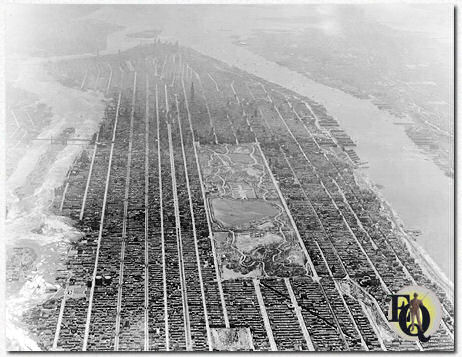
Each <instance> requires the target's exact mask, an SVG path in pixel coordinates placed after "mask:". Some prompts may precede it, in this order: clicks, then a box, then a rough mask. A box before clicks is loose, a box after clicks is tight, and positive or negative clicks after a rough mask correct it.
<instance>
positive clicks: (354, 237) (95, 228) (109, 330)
mask: <svg viewBox="0 0 462 357" xmlns="http://www.w3.org/2000/svg"><path fill="white" fill-rule="evenodd" d="M47 66H48V70H49V72H50V74H51V75H53V76H54V77H55V78H57V79H58V80H59V81H60V82H61V83H63V84H64V85H66V86H71V87H74V88H80V89H81V90H83V91H88V90H94V91H98V92H101V93H104V94H105V95H106V97H107V98H109V99H110V101H108V104H107V107H106V111H105V116H104V120H103V121H102V124H101V126H100V127H99V131H98V132H97V133H95V135H94V137H93V138H90V139H91V140H90V142H89V144H88V146H86V147H85V149H84V150H83V152H82V155H81V156H80V157H79V158H78V159H77V160H76V161H75V162H74V165H73V166H72V167H71V168H70V169H69V173H68V175H67V178H66V181H65V182H64V183H63V185H62V187H61V188H60V189H57V190H56V193H55V199H54V205H53V207H54V208H53V209H54V211H55V214H57V215H63V216H66V217H69V218H71V219H72V220H73V222H74V225H75V227H76V228H78V229H79V230H80V231H82V232H84V236H83V238H81V239H80V240H78V241H76V242H73V243H71V244H70V248H69V254H68V257H67V260H66V264H67V270H66V271H63V272H62V276H60V277H59V283H60V285H61V289H60V291H58V293H57V294H56V296H55V297H53V298H51V299H49V300H47V301H46V302H44V303H43V304H40V305H39V306H36V307H34V308H32V309H31V310H29V311H27V312H26V313H24V315H23V318H22V319H23V322H24V323H25V324H27V325H28V328H29V332H30V334H31V335H32V336H34V337H35V339H36V340H37V341H38V343H39V345H40V347H41V348H42V349H44V350H49V351H52V350H54V351H57V350H65V351H80V350H84V351H113V350H115V351H176V350H179V351H212V350H257V351H290V350H310V351H326V350H334V351H367V350H369V351H380V350H387V351H404V350H453V349H454V318H453V316H454V306H453V301H452V298H451V297H450V296H448V295H447V292H446V291H445V290H444V289H443V287H442V286H440V285H438V284H437V283H436V282H435V281H434V280H433V279H431V278H430V275H429V274H428V273H427V272H426V270H425V267H423V266H421V265H420V263H419V261H418V260H417V259H416V258H415V257H414V256H413V255H412V254H411V252H410V251H409V246H408V245H407V244H406V241H405V239H404V238H403V237H402V236H401V234H402V230H400V229H399V227H396V226H395V225H394V223H393V221H392V219H391V218H390V217H389V215H387V214H386V212H385V211H384V209H383V207H382V205H381V201H380V200H379V198H378V197H377V195H376V194H375V193H374V192H373V191H372V190H371V189H369V188H366V187H364V185H361V184H360V183H358V179H357V177H356V176H355V173H354V169H355V167H356V166H357V165H358V164H360V159H359V158H358V156H357V155H356V153H355V152H354V143H353V141H352V140H351V139H350V138H349V137H348V135H347V134H346V133H345V132H343V131H342V130H341V129H340V127H339V126H338V123H337V122H336V121H335V119H334V118H332V117H331V116H329V114H328V113H326V111H325V109H324V108H323V107H322V106H320V105H318V104H317V103H315V102H313V101H312V100H310V99H308V98H305V97H302V96H299V95H297V94H296V93H294V92H290V91H288V90H286V89H284V88H282V87H279V86H276V85H274V84H271V83H268V82H266V81H264V80H262V79H260V78H258V77H255V76H253V75H250V74H247V73H245V72H242V71H240V70H238V69H236V68H234V67H229V66H227V65H226V64H224V63H221V62H218V61H216V60H214V59H211V58H209V57H205V56H203V55H201V54H199V53H197V52H195V51H193V50H190V49H187V48H183V47H180V46H178V45H176V44H171V43H162V42H159V41H156V42H154V43H153V44H150V45H143V46H138V47H135V48H133V49H130V50H127V51H124V52H120V53H119V54H114V55H104V56H93V57H91V58H79V59H69V60H63V61H59V62H53V63H49V64H48V65H47ZM18 128H19V124H18ZM18 130H19V129H18ZM15 135H16V134H15ZM18 135H19V134H18ZM24 135H25V134H24ZM66 135H67V136H66V138H72V132H70V131H69V132H66ZM18 254H19V253H18ZM27 254H31V253H27ZM11 261H12V263H11V264H10V265H8V269H10V267H16V265H18V264H19V263H15V260H14V259H13V258H11ZM11 269H13V268H11ZM17 275H18V274H16V273H10V274H9V275H8V276H9V277H10V280H14V279H16V277H17ZM405 285H422V286H426V287H428V288H430V289H431V290H433V291H435V292H436V293H437V295H438V297H439V298H440V301H441V303H442V306H443V319H442V322H441V326H440V328H439V330H438V331H437V333H435V334H434V335H433V336H432V338H431V339H430V341H429V342H426V343H423V342H422V343H420V342H409V341H404V340H402V339H400V338H399V337H398V336H396V335H394V333H393V332H392V331H391V330H390V328H389V327H388V324H387V322H386V320H387V314H388V302H389V298H388V296H389V295H390V294H392V293H394V292H397V291H399V290H400V289H401V288H402V287H403V286H405Z"/></svg>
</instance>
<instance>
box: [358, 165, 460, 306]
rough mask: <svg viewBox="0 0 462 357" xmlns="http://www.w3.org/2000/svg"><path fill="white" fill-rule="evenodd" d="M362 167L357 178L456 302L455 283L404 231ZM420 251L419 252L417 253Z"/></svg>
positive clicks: (425, 269) (430, 275) (425, 270)
mask: <svg viewBox="0 0 462 357" xmlns="http://www.w3.org/2000/svg"><path fill="white" fill-rule="evenodd" d="M360 170H361V169H354V174H355V179H359V180H362V181H363V183H364V184H365V185H366V186H367V187H368V188H369V189H370V190H371V191H372V192H374V194H375V195H376V196H377V197H378V198H379V200H380V203H381V206H382V209H383V211H384V212H385V214H386V215H387V217H388V218H389V219H390V220H391V221H392V222H393V224H394V226H395V228H396V229H398V231H399V232H400V233H401V234H400V235H399V238H400V239H401V240H402V242H403V243H404V244H405V245H406V246H407V248H408V251H409V254H410V256H411V257H412V258H414V259H415V260H416V261H417V262H419V265H420V267H421V268H422V271H423V273H424V274H426V276H427V277H428V278H430V279H431V280H435V281H436V282H437V284H438V285H441V288H442V289H443V290H444V292H445V293H446V295H447V296H448V298H450V300H451V302H452V303H453V304H454V283H453V282H452V281H451V280H450V279H449V278H448V277H447V276H446V274H445V273H444V272H443V271H442V269H441V268H440V267H439V266H438V265H437V264H436V263H435V262H434V261H433V258H432V257H431V256H430V255H429V254H428V253H427V252H426V251H425V249H424V248H423V247H422V246H420V244H419V243H418V242H416V241H414V240H413V239H412V238H410V237H409V234H408V233H406V232H405V231H404V228H405V227H406V226H405V224H404V222H403V221H402V219H401V218H400V217H399V215H398V214H397V212H396V211H395V210H394V209H393V207H392V206H391V205H390V203H389V202H388V201H387V200H386V199H385V197H384V196H383V194H382V192H381V191H380V190H379V189H378V188H377V187H376V185H375V184H374V183H373V182H372V181H371V179H370V177H369V176H368V175H367V174H365V173H364V172H361V171H360ZM415 252H418V254H415Z"/></svg>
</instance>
